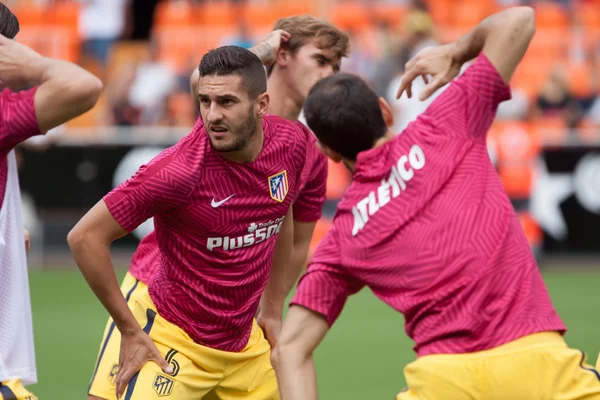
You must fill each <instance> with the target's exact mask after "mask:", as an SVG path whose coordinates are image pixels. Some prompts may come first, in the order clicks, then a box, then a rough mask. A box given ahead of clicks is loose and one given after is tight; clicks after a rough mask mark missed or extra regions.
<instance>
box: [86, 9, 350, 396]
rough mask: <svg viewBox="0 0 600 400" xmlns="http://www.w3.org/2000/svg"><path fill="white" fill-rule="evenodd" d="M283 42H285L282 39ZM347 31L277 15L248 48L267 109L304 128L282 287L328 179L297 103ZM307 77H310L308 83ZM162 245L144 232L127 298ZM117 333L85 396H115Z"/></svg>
mask: <svg viewBox="0 0 600 400" xmlns="http://www.w3.org/2000/svg"><path fill="white" fill-rule="evenodd" d="M282 44H283V45H282ZM348 48H349V42H348V36H347V35H346V34H344V33H343V32H341V31H339V30H338V29H337V28H336V27H335V26H333V25H332V24H330V23H328V22H326V21H323V20H320V19H317V18H315V17H312V16H308V15H305V16H292V17H287V18H282V19H280V20H279V21H277V23H276V25H275V29H274V31H273V32H271V33H270V34H269V35H268V36H267V37H266V38H265V39H264V40H263V41H262V42H261V43H259V44H257V45H256V46H254V47H253V48H252V49H250V51H252V52H253V53H255V54H256V55H257V56H258V57H259V58H260V59H261V62H262V63H263V64H264V65H266V66H268V72H269V77H268V80H267V93H268V94H269V98H270V101H269V109H268V112H269V113H271V114H275V115H278V116H280V117H284V118H286V119H288V120H290V121H293V122H297V123H298V126H299V127H300V128H301V129H303V130H304V131H305V132H306V135H307V141H309V143H310V145H309V146H308V147H307V160H306V164H305V168H304V171H303V173H302V177H301V183H300V186H299V189H298V192H299V194H298V197H297V198H296V199H294V201H293V215H294V239H293V240H294V244H293V252H292V260H291V263H290V265H289V266H288V274H287V278H286V281H285V292H286V293H288V292H289V291H290V290H291V288H292V287H293V285H294V283H295V281H296V280H297V278H298V276H299V274H300V271H301V269H302V268H303V267H304V265H305V263H306V258H307V252H308V249H309V245H310V242H311V238H312V234H313V231H314V228H315V224H316V221H317V220H318V219H319V218H320V217H321V212H322V208H323V203H324V202H325V193H326V185H327V157H326V156H325V155H324V154H323V153H321V152H320V151H319V150H318V148H317V145H316V138H315V137H314V135H313V134H312V132H310V131H309V130H308V128H306V126H304V125H303V124H302V123H300V122H298V117H299V115H300V110H301V106H302V104H303V103H304V99H305V98H306V96H308V91H309V89H310V86H312V84H314V83H315V82H317V81H318V80H319V79H321V78H324V77H326V76H329V75H331V74H333V73H335V72H337V71H338V70H339V67H340V63H341V59H342V57H345V56H346V55H347V54H348ZM198 80H199V71H198V70H197V69H196V70H195V71H194V73H193V74H192V76H191V77H190V86H191V90H192V96H193V98H194V100H195V101H196V102H197V106H198V107H199V108H200V104H199V98H198V96H197V95H196V94H197V93H198ZM307 82H312V84H311V85H310V86H309V85H307ZM160 259H161V256H160V248H159V247H158V244H157V241H156V232H155V231H153V232H151V233H150V234H148V235H147V236H146V237H144V238H143V239H142V240H141V241H140V243H139V245H138V247H137V249H136V251H135V253H134V254H133V257H132V260H131V264H130V268H129V271H128V273H127V274H126V276H125V278H124V279H123V282H122V284H121V291H122V293H123V296H125V298H126V300H127V301H128V304H131V302H132V301H135V298H136V297H137V295H138V294H140V293H141V294H143V293H144V292H145V291H146V290H147V289H146V282H150V281H151V279H152V276H153V275H154V273H155V272H156V270H157V269H158V267H159V265H160ZM257 322H258V323H259V325H261V326H262V327H263V329H264V330H265V331H267V339H269V337H270V336H271V338H270V339H271V341H273V337H275V336H276V335H277V331H278V329H280V324H281V320H280V319H279V318H278V317H275V318H265V315H260V316H259V317H258V321H257ZM119 343H120V335H119V331H118V329H115V324H114V322H113V321H112V319H109V321H108V323H107V325H106V328H105V331H104V337H103V338H102V342H101V344H100V350H99V353H98V357H97V361H96V365H95V368H94V372H93V375H92V379H91V382H90V386H89V389H88V394H89V396H88V399H89V400H96V399H107V400H112V399H114V398H115V379H116V375H117V372H118V365H119Z"/></svg>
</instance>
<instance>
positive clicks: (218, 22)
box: [194, 1, 241, 30]
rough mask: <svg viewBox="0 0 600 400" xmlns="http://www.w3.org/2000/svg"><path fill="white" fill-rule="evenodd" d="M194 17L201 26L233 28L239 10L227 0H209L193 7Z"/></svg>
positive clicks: (237, 19)
mask: <svg viewBox="0 0 600 400" xmlns="http://www.w3.org/2000/svg"><path fill="white" fill-rule="evenodd" d="M194 14H195V17H194V19H195V20H196V21H198V22H197V23H198V24H199V25H201V26H206V27H213V26H219V27H228V28H229V29H230V30H233V29H234V27H235V26H236V25H237V21H239V18H240V17H241V10H240V9H239V8H237V7H234V6H233V5H232V4H231V3H230V2H228V1H209V2H206V3H204V4H202V5H199V6H196V7H195V9H194Z"/></svg>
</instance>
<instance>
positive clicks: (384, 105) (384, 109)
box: [379, 97, 394, 127]
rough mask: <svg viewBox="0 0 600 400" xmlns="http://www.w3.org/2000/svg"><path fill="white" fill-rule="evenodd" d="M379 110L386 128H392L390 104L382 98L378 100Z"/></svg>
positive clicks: (392, 113) (392, 119)
mask: <svg viewBox="0 0 600 400" xmlns="http://www.w3.org/2000/svg"><path fill="white" fill-rule="evenodd" d="M379 108H381V114H382V115H383V120H384V121H385V124H386V125H387V126H388V127H392V126H393V125H394V112H393V111H392V107H391V106H390V104H389V103H388V102H387V101H386V100H385V99H384V98H383V97H380V98H379Z"/></svg>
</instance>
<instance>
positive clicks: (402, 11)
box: [371, 3, 408, 26]
mask: <svg viewBox="0 0 600 400" xmlns="http://www.w3.org/2000/svg"><path fill="white" fill-rule="evenodd" d="M371 12H372V13H373V16H374V17H375V18H376V19H377V20H378V21H383V22H386V23H387V24H389V25H390V26H395V25H398V24H400V23H401V22H402V21H404V17H406V15H407V14H408V10H407V8H406V7H404V6H403V5H396V4H387V3H376V4H374V5H373V7H372V8H371Z"/></svg>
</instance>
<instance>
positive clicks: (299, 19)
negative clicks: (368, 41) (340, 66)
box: [267, 15, 350, 75]
mask: <svg viewBox="0 0 600 400" xmlns="http://www.w3.org/2000/svg"><path fill="white" fill-rule="evenodd" d="M273 29H283V30H284V31H286V32H288V33H289V34H290V39H289V40H288V42H287V43H286V44H285V48H287V49H288V50H290V51H291V52H292V54H295V53H296V52H297V51H298V50H299V49H300V47H302V46H304V45H305V44H307V43H308V42H310V41H312V42H313V44H314V45H315V46H316V47H317V48H319V49H321V50H329V51H331V52H332V53H333V55H334V57H336V58H342V57H347V56H348V54H349V53H350V38H349V37H348V35H347V34H346V33H344V32H342V31H340V30H339V29H338V28H336V27H335V26H334V25H333V24H332V23H330V22H328V21H325V20H323V19H319V18H315V17H313V16H312V15H293V16H291V17H285V18H280V19H279V20H277V22H276V23H275V27H274V28H273ZM272 71H273V66H270V67H269V68H268V69H267V72H268V74H269V75H270V74H271V72H272Z"/></svg>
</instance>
